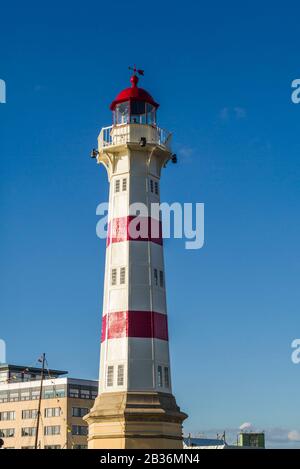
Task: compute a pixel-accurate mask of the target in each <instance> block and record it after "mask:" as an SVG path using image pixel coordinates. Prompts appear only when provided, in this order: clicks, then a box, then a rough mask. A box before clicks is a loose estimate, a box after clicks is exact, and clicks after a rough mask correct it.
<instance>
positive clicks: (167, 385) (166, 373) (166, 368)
mask: <svg viewBox="0 0 300 469" xmlns="http://www.w3.org/2000/svg"><path fill="white" fill-rule="evenodd" d="M164 379H165V388H169V387H170V375H169V368H168V367H167V366H165V368H164Z"/></svg>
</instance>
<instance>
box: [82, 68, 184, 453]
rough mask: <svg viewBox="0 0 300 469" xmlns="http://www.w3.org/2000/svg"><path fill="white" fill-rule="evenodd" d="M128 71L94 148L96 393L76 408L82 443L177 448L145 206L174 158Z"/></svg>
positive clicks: (154, 223) (152, 225)
mask: <svg viewBox="0 0 300 469" xmlns="http://www.w3.org/2000/svg"><path fill="white" fill-rule="evenodd" d="M133 70H134V74H133V75H132V77H131V79H130V81H131V86H130V87H129V88H126V89H124V90H123V91H121V92H120V93H119V94H118V96H117V97H116V99H115V100H114V101H113V102H112V104H111V106H110V108H111V110H112V113H113V125H112V126H110V127H105V128H103V129H102V130H101V132H100V135H99V138H98V150H96V151H94V156H96V157H97V162H98V163H102V164H103V165H104V166H105V168H106V170H107V174H108V179H109V183H110V191H109V214H108V236H107V246H106V263H105V280H104V301H103V318H102V334H101V356H100V380H99V382H100V384H99V395H98V397H97V399H96V401H95V404H94V407H93V408H92V409H91V411H90V413H89V414H88V415H87V416H86V417H85V419H86V421H87V422H88V424H89V448H91V449H92V448H182V422H183V420H184V419H185V418H186V417H187V415H186V414H184V413H183V412H181V411H180V409H179V407H178V406H177V404H176V401H175V398H174V396H173V394H172V385H171V370H170V356H169V335H168V317H167V306H166V281H165V277H166V276H165V267H164V256H163V240H162V233H161V221H160V215H159V211H157V210H156V211H155V210H154V211H153V210H152V211H151V207H152V206H153V204H159V202H160V175H161V170H162V168H163V167H165V165H166V163H167V162H168V161H169V160H170V159H172V158H174V157H172V152H171V146H170V144H171V134H170V133H169V132H167V131H166V130H163V129H161V128H159V127H158V125H157V120H156V113H157V109H158V107H159V105H158V104H157V103H156V102H155V101H154V99H153V98H152V97H151V96H150V94H149V93H148V92H147V91H145V90H144V89H142V88H140V87H138V81H139V79H138V76H137V73H139V72H140V73H141V74H142V71H138V70H136V69H135V68H134V69H133ZM141 204H142V205H141ZM156 206H157V205H156ZM152 212H153V213H152Z"/></svg>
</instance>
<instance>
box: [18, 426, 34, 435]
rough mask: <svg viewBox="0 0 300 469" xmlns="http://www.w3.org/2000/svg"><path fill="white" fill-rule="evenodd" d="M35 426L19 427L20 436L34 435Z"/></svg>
mask: <svg viewBox="0 0 300 469" xmlns="http://www.w3.org/2000/svg"><path fill="white" fill-rule="evenodd" d="M35 434H36V427H24V428H22V429H21V436H35Z"/></svg>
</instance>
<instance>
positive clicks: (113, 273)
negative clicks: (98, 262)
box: [111, 269, 117, 285]
mask: <svg viewBox="0 0 300 469" xmlns="http://www.w3.org/2000/svg"><path fill="white" fill-rule="evenodd" d="M111 284H112V285H117V269H111Z"/></svg>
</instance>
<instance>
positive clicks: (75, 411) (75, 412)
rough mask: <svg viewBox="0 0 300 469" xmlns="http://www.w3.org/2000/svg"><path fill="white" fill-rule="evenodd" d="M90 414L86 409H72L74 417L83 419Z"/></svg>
mask: <svg viewBox="0 0 300 469" xmlns="http://www.w3.org/2000/svg"><path fill="white" fill-rule="evenodd" d="M88 413H89V409H87V408H86V407H72V417H83V416H84V415H86V414H88Z"/></svg>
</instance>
